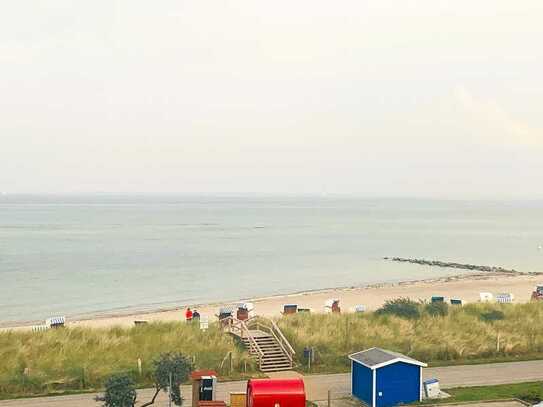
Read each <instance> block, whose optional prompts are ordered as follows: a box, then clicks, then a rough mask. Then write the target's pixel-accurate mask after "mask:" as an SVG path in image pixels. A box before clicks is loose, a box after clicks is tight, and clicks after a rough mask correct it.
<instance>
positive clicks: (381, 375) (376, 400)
mask: <svg viewBox="0 0 543 407" xmlns="http://www.w3.org/2000/svg"><path fill="white" fill-rule="evenodd" d="M349 359H351V393H352V395H353V396H354V397H356V398H357V399H359V400H361V401H363V402H364V403H366V404H368V405H369V406H371V407H391V406H396V405H398V404H407V403H412V402H415V401H420V400H422V368H423V367H426V366H427V365H426V363H422V362H419V361H418V360H415V359H412V358H410V357H409V356H405V355H402V354H401V353H396V352H391V351H388V350H384V349H380V348H371V349H367V350H365V351H362V352H358V353H353V354H352V355H349Z"/></svg>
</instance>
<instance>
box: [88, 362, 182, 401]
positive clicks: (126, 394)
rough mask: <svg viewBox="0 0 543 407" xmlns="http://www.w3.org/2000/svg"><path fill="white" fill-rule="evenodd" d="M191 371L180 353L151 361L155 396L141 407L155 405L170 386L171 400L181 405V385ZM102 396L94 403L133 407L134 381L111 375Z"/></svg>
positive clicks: (129, 378)
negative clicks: (161, 393)
mask: <svg viewBox="0 0 543 407" xmlns="http://www.w3.org/2000/svg"><path fill="white" fill-rule="evenodd" d="M191 369H192V363H191V361H190V359H189V358H188V357H186V356H184V355H182V354H181V353H163V354H161V355H160V356H159V357H158V359H156V360H155V361H153V380H154V382H155V394H154V395H153V397H152V399H151V400H150V401H148V402H147V403H144V404H142V405H141V407H147V406H150V405H152V404H154V403H155V401H156V398H157V396H158V394H159V393H160V392H161V391H164V392H167V391H168V388H170V386H171V391H170V394H171V400H172V402H173V403H174V404H175V405H176V406H180V405H182V404H183V398H182V397H181V384H182V383H184V382H185V381H186V380H187V379H188V376H189V373H190V371H191ZM105 386H106V391H105V393H104V396H102V397H96V401H103V402H105V404H104V407H134V404H135V403H136V386H135V383H134V380H133V379H132V378H131V377H130V376H128V375H126V374H120V375H113V376H111V377H110V378H109V379H107V380H106V383H105Z"/></svg>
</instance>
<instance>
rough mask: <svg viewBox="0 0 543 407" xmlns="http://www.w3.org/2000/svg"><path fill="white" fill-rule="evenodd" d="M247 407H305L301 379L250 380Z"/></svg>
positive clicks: (303, 388)
mask: <svg viewBox="0 0 543 407" xmlns="http://www.w3.org/2000/svg"><path fill="white" fill-rule="evenodd" d="M247 407H305V387H304V381H303V380H302V379H251V380H249V381H248V382H247Z"/></svg>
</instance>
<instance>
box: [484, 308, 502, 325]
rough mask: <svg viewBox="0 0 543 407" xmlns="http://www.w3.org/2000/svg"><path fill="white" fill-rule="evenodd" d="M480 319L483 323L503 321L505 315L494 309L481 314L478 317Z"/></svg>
mask: <svg viewBox="0 0 543 407" xmlns="http://www.w3.org/2000/svg"><path fill="white" fill-rule="evenodd" d="M480 318H481V320H482V321H485V322H494V321H501V320H503V319H505V314H504V313H503V312H502V311H500V310H496V309H495V310H491V311H487V312H483V313H482V314H481V315H480Z"/></svg>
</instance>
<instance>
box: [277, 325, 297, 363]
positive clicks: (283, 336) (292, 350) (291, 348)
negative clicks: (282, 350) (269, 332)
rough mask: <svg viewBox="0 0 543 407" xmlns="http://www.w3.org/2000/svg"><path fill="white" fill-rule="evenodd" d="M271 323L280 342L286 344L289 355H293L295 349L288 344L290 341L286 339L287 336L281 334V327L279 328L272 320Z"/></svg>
mask: <svg viewBox="0 0 543 407" xmlns="http://www.w3.org/2000/svg"><path fill="white" fill-rule="evenodd" d="M271 323H272V326H273V328H274V329H275V331H276V332H277V333H278V335H279V336H280V337H281V340H282V342H283V343H284V344H285V345H287V348H288V349H289V351H290V354H291V355H295V354H296V351H295V350H294V348H293V347H292V346H291V345H290V342H289V341H287V338H285V335H283V331H281V329H279V327H278V326H277V324H276V323H275V321H274V320H271Z"/></svg>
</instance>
